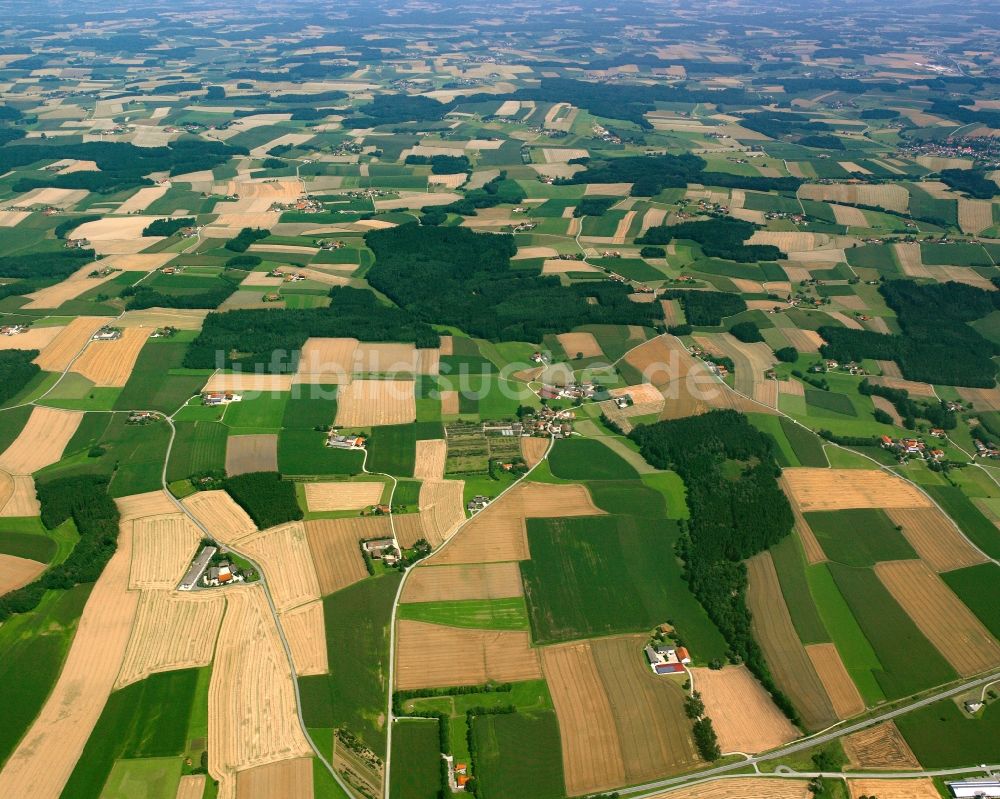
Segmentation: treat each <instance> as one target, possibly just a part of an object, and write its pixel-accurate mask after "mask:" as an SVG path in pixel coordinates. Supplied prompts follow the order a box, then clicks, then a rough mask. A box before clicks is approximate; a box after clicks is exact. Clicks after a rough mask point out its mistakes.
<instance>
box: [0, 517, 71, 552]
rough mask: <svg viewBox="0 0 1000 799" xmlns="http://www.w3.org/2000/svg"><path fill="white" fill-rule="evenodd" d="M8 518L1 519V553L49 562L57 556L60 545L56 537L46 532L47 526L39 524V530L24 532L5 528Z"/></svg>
mask: <svg viewBox="0 0 1000 799" xmlns="http://www.w3.org/2000/svg"><path fill="white" fill-rule="evenodd" d="M6 526H7V525H6V520H4V519H0V554H2V555H13V556H14V557H17V558H28V559H29V560H37V561H38V562H39V563H48V562H49V561H50V560H52V558H53V557H55V554H56V550H57V549H58V545H57V544H56V542H55V539H53V538H50V537H49V536H48V535H46V533H45V528H44V527H42V526H41V524H39V525H38V526H39V528H41V529H40V530H38V532H31V533H22V532H19V531H12V530H6V529H4V528H5V527H6Z"/></svg>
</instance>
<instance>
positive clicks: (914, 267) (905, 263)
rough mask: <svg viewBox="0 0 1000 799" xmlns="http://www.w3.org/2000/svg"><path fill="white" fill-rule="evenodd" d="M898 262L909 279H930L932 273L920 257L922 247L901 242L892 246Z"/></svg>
mask: <svg viewBox="0 0 1000 799" xmlns="http://www.w3.org/2000/svg"><path fill="white" fill-rule="evenodd" d="M892 249H893V252H894V253H895V254H896V260H897V261H899V266H900V268H901V269H902V270H903V274H904V275H908V276H909V277H930V276H931V273H930V272H929V271H928V269H927V267H926V266H924V262H923V259H922V258H921V255H920V245H919V244H916V243H913V242H899V243H897V244H893V245H892Z"/></svg>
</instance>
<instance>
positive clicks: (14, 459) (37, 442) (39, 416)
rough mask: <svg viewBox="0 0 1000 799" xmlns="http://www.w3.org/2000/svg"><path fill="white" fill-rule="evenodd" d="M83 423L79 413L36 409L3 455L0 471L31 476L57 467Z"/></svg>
mask: <svg viewBox="0 0 1000 799" xmlns="http://www.w3.org/2000/svg"><path fill="white" fill-rule="evenodd" d="M82 420H83V414H82V413H81V412H79V411H60V410H56V409H55V408H43V407H40V406H35V407H34V408H32V410H31V416H29V417H28V421H27V423H26V424H25V425H24V429H23V430H21V432H20V433H19V434H18V436H17V438H15V439H14V441H13V442H12V443H11V445H10V446H9V447H7V449H6V450H4V452H3V454H0V470H3V471H5V472H8V473H9V474H12V475H16V474H32V473H34V472H37V471H38V470H39V469H42V468H44V467H46V466H49V465H50V464H53V463H55V462H56V461H58V460H59V459H60V458H61V457H62V454H63V450H64V449H66V445H67V444H68V443H69V441H70V439H71V438H73V434H74V433H75V432H76V429H77V428H78V427H79V426H80V422H81V421H82Z"/></svg>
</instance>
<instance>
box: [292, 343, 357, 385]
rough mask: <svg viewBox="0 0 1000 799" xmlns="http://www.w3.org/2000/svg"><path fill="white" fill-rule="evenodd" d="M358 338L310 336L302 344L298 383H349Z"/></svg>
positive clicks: (297, 374) (352, 371)
mask: <svg viewBox="0 0 1000 799" xmlns="http://www.w3.org/2000/svg"><path fill="white" fill-rule="evenodd" d="M357 348H358V340H357V339H356V338H310V339H307V340H306V343H305V344H304V345H303V346H302V352H301V355H300V356H299V368H298V371H297V372H296V373H295V382H296V383H349V382H351V375H352V374H353V373H354V353H355V351H356V350H357Z"/></svg>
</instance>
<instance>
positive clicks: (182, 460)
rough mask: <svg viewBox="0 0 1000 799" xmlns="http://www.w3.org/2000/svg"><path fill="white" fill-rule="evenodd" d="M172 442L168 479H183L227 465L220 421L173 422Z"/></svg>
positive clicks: (220, 469)
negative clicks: (173, 434) (174, 430)
mask: <svg viewBox="0 0 1000 799" xmlns="http://www.w3.org/2000/svg"><path fill="white" fill-rule="evenodd" d="M174 427H175V429H176V430H177V433H176V435H175V436H174V446H173V448H172V449H171V450H170V462H169V463H168V464H167V480H168V481H170V482H172V481H174V480H183V479H185V478H187V477H191V476H193V475H197V474H201V473H202V472H213V471H214V472H221V471H224V470H225V468H226V437H227V433H228V432H229V431H228V430H227V428H226V426H225V425H223V424H220V423H219V422H175V423H174Z"/></svg>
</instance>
